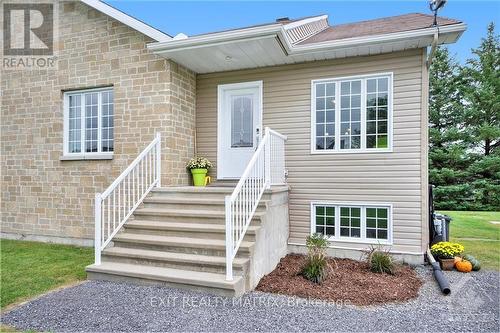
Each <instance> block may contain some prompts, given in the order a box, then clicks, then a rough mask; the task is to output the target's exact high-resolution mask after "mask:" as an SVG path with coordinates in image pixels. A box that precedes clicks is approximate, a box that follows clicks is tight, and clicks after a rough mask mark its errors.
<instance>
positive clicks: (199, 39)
mask: <svg viewBox="0 0 500 333" xmlns="http://www.w3.org/2000/svg"><path fill="white" fill-rule="evenodd" d="M280 31H282V25H281V24H273V25H267V26H265V27H253V28H247V29H241V30H232V31H224V32H219V33H215V34H206V35H199V36H192V37H188V38H186V39H179V40H174V39H171V40H169V41H165V42H157V43H151V44H148V49H150V50H152V51H169V50H173V49H175V50H176V51H177V50H182V49H183V48H185V47H189V48H192V47H202V46H205V45H210V44H218V43H221V42H232V41H239V40H247V39H249V38H255V37H269V36H275V35H277V34H278V33H279V32H280Z"/></svg>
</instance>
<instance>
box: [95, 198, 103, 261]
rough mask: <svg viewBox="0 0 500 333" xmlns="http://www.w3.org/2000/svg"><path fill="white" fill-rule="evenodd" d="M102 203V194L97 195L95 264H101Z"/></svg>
mask: <svg viewBox="0 0 500 333" xmlns="http://www.w3.org/2000/svg"><path fill="white" fill-rule="evenodd" d="M101 203H102V197H101V193H96V194H95V237H94V257H95V264H96V265H100V264H101V228H102V227H101V224H102V223H101V217H102V211H101Z"/></svg>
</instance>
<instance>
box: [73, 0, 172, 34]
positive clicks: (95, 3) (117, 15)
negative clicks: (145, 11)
mask: <svg viewBox="0 0 500 333" xmlns="http://www.w3.org/2000/svg"><path fill="white" fill-rule="evenodd" d="M81 1H82V2H83V3H84V4H86V5H88V6H90V7H92V8H94V9H96V10H98V11H100V12H101V13H103V14H106V15H108V16H109V17H112V18H114V19H115V20H117V21H119V22H121V23H123V24H125V25H127V26H129V27H131V28H132V29H134V30H137V31H139V32H140V33H142V34H144V35H146V36H148V37H150V38H152V39H154V40H156V41H158V42H164V41H167V40H170V39H172V37H170V36H169V35H167V34H166V33H163V32H161V31H160V30H158V29H155V28H153V27H152V26H150V25H148V24H146V23H144V22H142V21H140V20H138V19H136V18H134V17H132V16H130V15H127V14H125V13H124V12H122V11H120V10H118V9H116V8H114V7H112V6H110V5H108V4H106V3H104V2H102V1H99V0H81Z"/></svg>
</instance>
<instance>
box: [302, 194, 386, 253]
mask: <svg viewBox="0 0 500 333" xmlns="http://www.w3.org/2000/svg"><path fill="white" fill-rule="evenodd" d="M391 216H392V206H391V205H390V204H355V203H319V202H313V203H311V221H312V223H311V233H320V234H323V235H326V236H328V238H329V239H330V240H334V241H346V242H359V243H373V244H391V243H392V217H391Z"/></svg>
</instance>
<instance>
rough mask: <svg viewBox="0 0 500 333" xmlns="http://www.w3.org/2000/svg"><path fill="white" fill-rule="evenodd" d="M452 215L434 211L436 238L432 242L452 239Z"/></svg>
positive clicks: (433, 224)
mask: <svg viewBox="0 0 500 333" xmlns="http://www.w3.org/2000/svg"><path fill="white" fill-rule="evenodd" d="M450 222H451V217H449V216H448V215H443V214H439V213H434V219H433V223H432V226H433V227H434V230H433V231H434V233H433V234H434V238H433V241H432V244H435V243H438V242H448V241H449V240H450Z"/></svg>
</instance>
